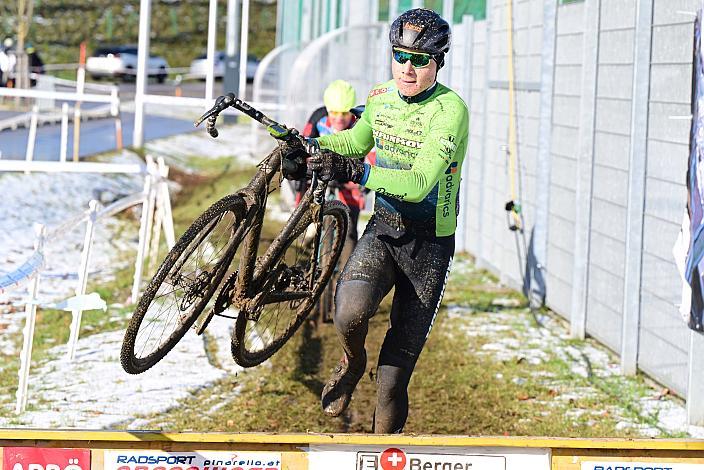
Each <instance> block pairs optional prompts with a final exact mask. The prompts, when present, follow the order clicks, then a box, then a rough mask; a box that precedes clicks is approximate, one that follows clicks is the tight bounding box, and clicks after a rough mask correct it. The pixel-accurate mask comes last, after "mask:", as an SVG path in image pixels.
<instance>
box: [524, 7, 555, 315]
mask: <svg viewBox="0 0 704 470" xmlns="http://www.w3.org/2000/svg"><path fill="white" fill-rule="evenodd" d="M544 5H545V6H544V7H543V47H542V53H541V62H542V65H541V74H540V75H541V76H540V121H539V131H538V158H537V165H536V187H537V188H541V187H542V188H543V190H542V191H541V190H539V189H538V190H536V197H535V225H533V235H532V243H531V244H530V247H531V248H530V249H531V250H532V251H533V253H532V256H531V255H528V267H527V269H528V272H527V273H526V278H527V279H528V280H529V281H528V282H529V286H526V287H528V289H527V290H528V292H526V295H527V296H528V301H529V302H530V303H531V305H533V306H542V305H543V304H544V303H545V295H546V285H545V267H546V265H547V258H548V235H549V233H548V226H549V224H550V160H551V151H552V107H553V97H554V92H555V46H556V42H557V31H556V28H557V0H551V1H546V2H545V4H544Z"/></svg>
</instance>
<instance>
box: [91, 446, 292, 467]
mask: <svg viewBox="0 0 704 470" xmlns="http://www.w3.org/2000/svg"><path fill="white" fill-rule="evenodd" d="M104 456H105V462H104V465H103V468H104V470H281V453H279V452H235V451H217V450H205V451H202V452H165V451H161V450H106V451H105V454H104Z"/></svg>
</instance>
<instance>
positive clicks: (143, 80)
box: [132, 0, 152, 148]
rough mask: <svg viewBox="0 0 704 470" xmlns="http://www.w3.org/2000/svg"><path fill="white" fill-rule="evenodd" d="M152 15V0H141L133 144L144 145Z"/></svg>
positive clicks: (135, 145) (139, 146) (136, 145)
mask: <svg viewBox="0 0 704 470" xmlns="http://www.w3.org/2000/svg"><path fill="white" fill-rule="evenodd" d="M151 17H152V1H151V0H140V2H139V48H138V49H139V50H138V55H137V77H136V83H135V91H134V131H133V132H132V145H134V147H135V148H141V147H143V146H144V94H145V92H146V85H147V76H148V71H147V67H148V64H149V30H150V24H151Z"/></svg>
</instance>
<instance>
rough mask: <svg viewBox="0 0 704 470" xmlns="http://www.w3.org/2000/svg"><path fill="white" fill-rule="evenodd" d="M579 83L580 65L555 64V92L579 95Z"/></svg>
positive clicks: (580, 79)
mask: <svg viewBox="0 0 704 470" xmlns="http://www.w3.org/2000/svg"><path fill="white" fill-rule="evenodd" d="M581 84H582V67H581V66H580V65H558V66H555V93H557V94H559V95H571V96H579V94H580V92H581V86H582V85H581Z"/></svg>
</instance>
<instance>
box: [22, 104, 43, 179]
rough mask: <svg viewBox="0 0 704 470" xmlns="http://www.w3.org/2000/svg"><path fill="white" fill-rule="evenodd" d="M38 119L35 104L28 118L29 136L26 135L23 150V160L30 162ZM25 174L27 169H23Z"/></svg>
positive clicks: (37, 110)
mask: <svg viewBox="0 0 704 470" xmlns="http://www.w3.org/2000/svg"><path fill="white" fill-rule="evenodd" d="M38 119H39V107H38V106H37V105H36V104H35V105H34V106H33V107H32V117H31V118H30V120H29V136H28V137H27V151H26V152H25V160H26V161H28V162H31V161H32V160H34V144H35V142H36V140H37V120H38ZM24 174H25V175H28V174H29V170H25V172H24Z"/></svg>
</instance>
